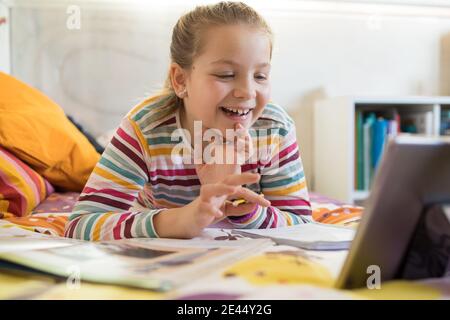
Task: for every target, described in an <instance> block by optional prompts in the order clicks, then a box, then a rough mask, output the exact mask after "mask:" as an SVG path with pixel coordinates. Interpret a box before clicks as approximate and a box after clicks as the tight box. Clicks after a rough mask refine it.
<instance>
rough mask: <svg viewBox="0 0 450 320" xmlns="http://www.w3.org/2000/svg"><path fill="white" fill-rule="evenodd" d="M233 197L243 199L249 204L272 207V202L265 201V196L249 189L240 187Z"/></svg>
mask: <svg viewBox="0 0 450 320" xmlns="http://www.w3.org/2000/svg"><path fill="white" fill-rule="evenodd" d="M233 196H236V197H238V198H243V199H245V200H246V201H247V202H251V203H257V204H259V205H261V206H263V207H269V206H270V201H269V200H267V199H265V198H264V196H263V195H259V194H257V193H255V192H253V191H252V190H250V189H247V188H243V187H240V188H239V189H238V190H236V192H235V193H233Z"/></svg>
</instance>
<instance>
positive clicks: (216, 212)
mask: <svg viewBox="0 0 450 320" xmlns="http://www.w3.org/2000/svg"><path fill="white" fill-rule="evenodd" d="M200 211H201V212H203V213H207V214H210V215H212V216H214V218H222V217H223V212H222V211H221V210H220V209H218V208H217V207H215V206H214V205H212V204H211V203H208V202H201V203H200Z"/></svg>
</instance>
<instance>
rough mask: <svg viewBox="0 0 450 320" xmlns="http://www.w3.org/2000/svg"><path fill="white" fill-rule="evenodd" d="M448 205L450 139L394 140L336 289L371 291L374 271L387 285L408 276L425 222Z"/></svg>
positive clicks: (375, 180)
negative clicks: (429, 212)
mask: <svg viewBox="0 0 450 320" xmlns="http://www.w3.org/2000/svg"><path fill="white" fill-rule="evenodd" d="M445 204H450V139H447V138H442V137H440V138H439V137H437V138H411V137H404V136H398V137H396V138H393V139H391V140H390V141H389V142H388V143H387V146H386V150H385V153H384V155H383V158H382V160H381V163H380V167H379V168H378V171H377V173H376V176H375V178H374V182H373V185H372V188H371V193H370V196H369V199H368V202H367V204H366V207H365V211H364V214H363V217H362V219H361V222H360V225H359V227H358V230H357V232H356V235H355V238H354V240H353V242H352V244H351V246H350V249H349V253H348V256H347V258H346V260H345V262H344V265H343V267H342V269H341V272H340V275H339V277H338V279H337V283H336V286H337V287H338V288H346V289H351V288H359V287H366V285H367V279H368V277H369V276H370V275H371V271H372V270H375V269H374V267H375V268H379V269H378V270H379V273H380V274H379V276H380V280H381V282H383V281H386V280H391V279H396V278H402V272H403V269H404V265H405V258H406V257H407V254H408V250H409V249H410V246H411V243H412V242H413V238H414V235H415V233H416V229H417V227H418V224H419V222H420V221H421V220H423V219H421V218H422V217H423V215H424V214H425V212H427V209H428V208H430V207H435V206H436V205H438V206H439V205H443V206H445ZM447 218H448V220H449V221H450V216H448V217H447ZM449 233H450V231H449ZM447 237H448V238H450V234H447Z"/></svg>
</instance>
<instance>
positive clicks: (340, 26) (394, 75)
mask: <svg viewBox="0 0 450 320" xmlns="http://www.w3.org/2000/svg"><path fill="white" fill-rule="evenodd" d="M47 2H49V1H47ZM15 3H16V6H15V7H14V8H13V11H12V12H13V14H12V38H13V39H12V49H13V55H12V67H13V68H12V72H13V74H14V75H16V76H18V77H19V78H20V79H22V80H24V81H27V82H29V83H31V84H33V85H35V86H36V87H38V88H39V89H41V90H43V91H44V92H46V93H47V94H48V95H49V96H50V97H52V98H53V99H54V100H56V101H57V102H58V103H60V104H61V105H62V106H63V108H64V109H65V110H66V112H67V113H69V114H71V115H74V116H75V118H76V119H78V120H80V121H81V122H82V123H84V124H85V125H86V127H87V128H88V129H90V130H91V131H92V132H94V133H95V134H100V133H101V132H103V131H105V130H107V129H112V128H114V127H115V126H116V125H117V124H118V122H119V120H120V118H121V117H122V116H123V115H124V114H125V113H126V112H127V111H128V110H129V109H130V108H131V106H132V105H133V104H135V103H136V102H138V101H139V99H140V98H141V97H143V96H144V95H145V94H146V93H149V92H151V91H152V90H154V89H156V88H158V87H159V86H160V84H161V83H162V81H163V80H164V78H165V76H166V69H167V66H168V52H169V49H168V47H169V43H170V33H171V28H172V27H173V25H174V24H175V22H176V19H177V18H178V16H179V15H180V14H181V13H182V12H183V11H185V10H187V9H188V8H191V7H192V5H191V6H187V5H185V4H181V3H178V4H167V3H166V4H164V6H163V5H161V4H160V5H153V4H151V5H142V2H140V1H133V2H132V3H131V4H130V3H129V2H127V6H126V7H124V6H122V5H120V4H118V2H117V1H106V3H105V4H101V5H98V4H97V5H95V4H93V2H92V1H70V4H78V5H79V6H80V8H81V17H82V20H81V29H79V30H68V29H67V27H66V20H67V17H68V15H67V13H66V12H65V10H66V7H65V6H48V7H46V9H45V8H44V7H43V6H41V7H36V6H34V5H31V6H30V5H28V2H27V1H15ZM250 4H254V6H255V8H257V9H258V10H259V11H260V12H261V13H262V14H263V15H264V16H265V17H266V18H267V20H268V21H269V23H270V24H271V26H272V28H273V31H274V33H275V51H274V56H273V69H272V70H273V71H272V72H273V73H272V81H273V100H274V101H275V102H277V103H279V104H281V105H283V106H284V107H285V108H286V109H287V110H288V112H289V113H290V114H291V115H292V116H293V117H294V119H295V121H296V123H297V127H298V140H299V143H300V147H301V152H302V157H303V162H304V166H305V170H306V174H307V177H308V179H309V184H310V187H312V184H313V176H312V169H313V168H312V155H313V145H312V140H313V139H312V136H311V134H312V132H313V130H312V123H313V105H314V102H315V101H317V100H318V99H321V98H324V97H330V96H337V95H383V96H386V95H401V96H405V95H438V94H449V93H450V81H449V80H448V79H449V78H450V68H449V62H448V60H449V59H450V54H447V52H448V51H449V50H448V48H449V46H448V43H449V42H450V41H449V40H448V38H449V37H448V35H449V34H450V9H449V8H446V7H439V8H433V7H431V8H428V7H421V8H416V7H415V6H408V5H404V6H401V5H395V6H391V5H382V4H370V3H369V4H357V5H355V4H351V3H336V2H331V3H329V2H326V1H275V2H274V1H272V2H262V3H261V2H258V3H257V4H255V3H254V2H250ZM324 156H327V157H332V156H333V155H332V154H330V155H324Z"/></svg>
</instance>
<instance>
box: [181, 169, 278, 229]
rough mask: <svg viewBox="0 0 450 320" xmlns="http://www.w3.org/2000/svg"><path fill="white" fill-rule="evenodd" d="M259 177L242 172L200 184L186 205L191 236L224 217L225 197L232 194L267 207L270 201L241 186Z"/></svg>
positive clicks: (257, 179)
mask: <svg viewBox="0 0 450 320" xmlns="http://www.w3.org/2000/svg"><path fill="white" fill-rule="evenodd" d="M259 179H260V176H259V174H257V173H243V174H234V175H231V176H228V177H227V178H225V179H224V180H223V181H222V182H220V183H215V184H206V185H202V186H201V188H200V195H199V196H198V197H197V199H195V200H194V201H193V202H191V203H190V204H189V205H188V206H187V207H189V208H190V210H188V211H187V212H189V216H190V217H189V218H190V219H189V220H190V221H192V225H191V226H192V229H191V232H192V234H191V236H197V235H199V234H200V233H201V231H202V230H203V228H205V227H207V226H209V225H210V224H211V223H213V222H216V221H218V220H220V219H222V218H224V217H225V213H224V212H223V210H222V209H223V208H224V207H225V206H224V204H225V201H226V199H227V197H229V196H232V195H240V196H243V197H244V198H245V199H246V200H248V201H250V202H252V203H255V204H259V205H261V206H264V207H267V206H269V205H270V202H269V201H267V200H266V199H264V198H263V197H261V196H259V195H258V194H256V193H254V192H253V191H251V190H249V189H246V188H243V187H242V185H244V184H252V183H255V182H258V181H259Z"/></svg>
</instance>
